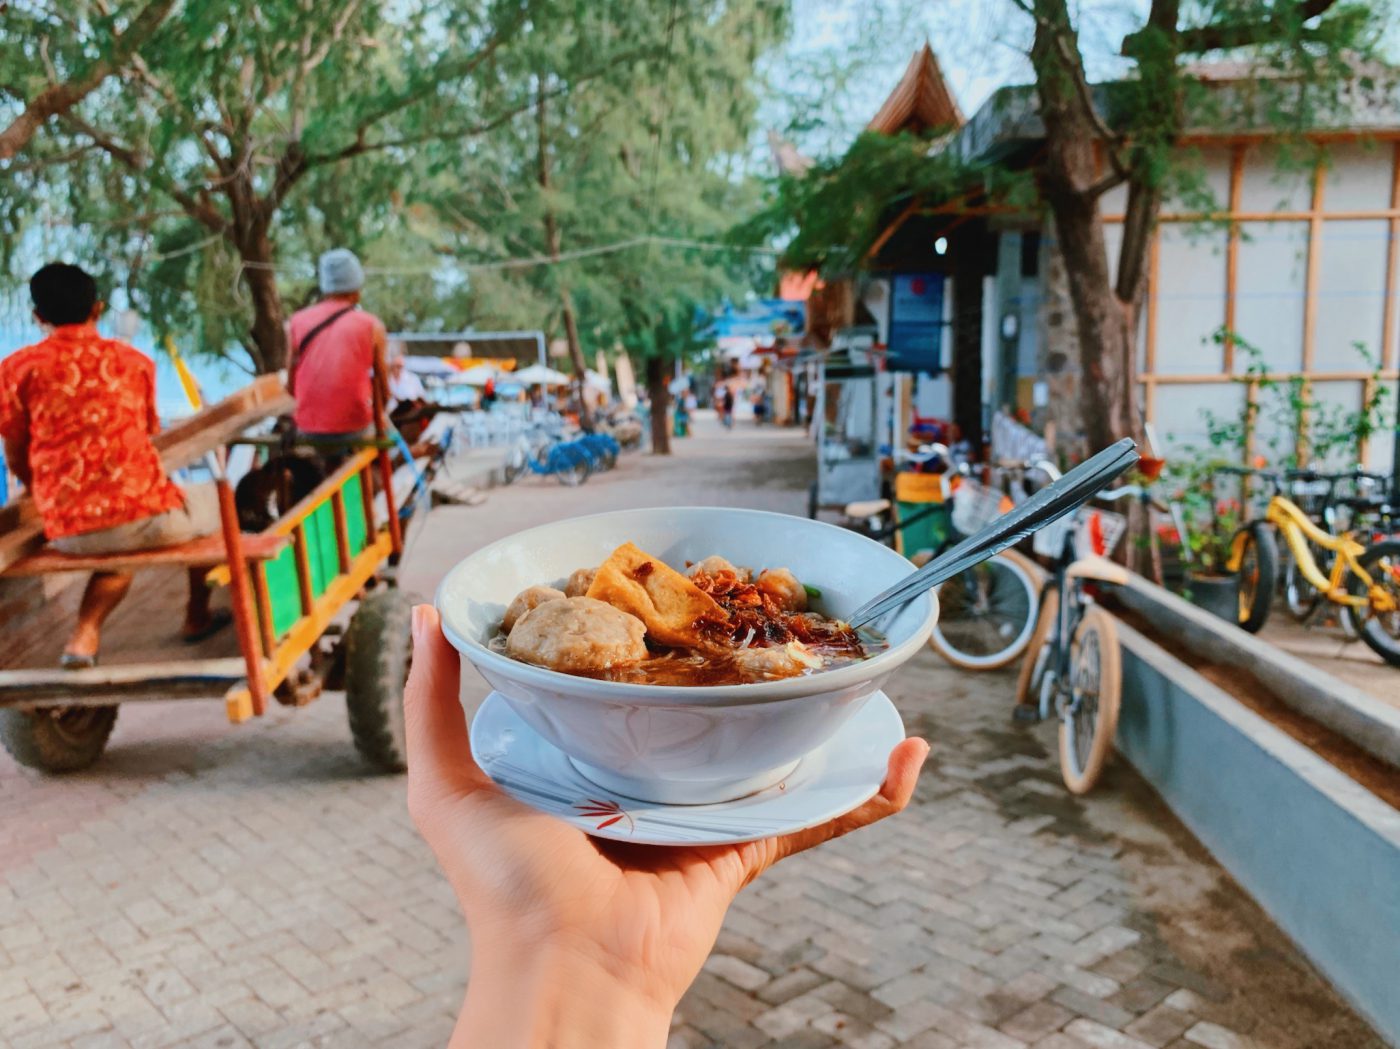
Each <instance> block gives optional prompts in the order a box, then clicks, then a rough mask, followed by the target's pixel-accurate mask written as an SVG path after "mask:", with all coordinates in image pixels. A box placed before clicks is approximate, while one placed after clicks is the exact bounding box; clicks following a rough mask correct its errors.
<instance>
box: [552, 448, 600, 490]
mask: <svg viewBox="0 0 1400 1049" xmlns="http://www.w3.org/2000/svg"><path fill="white" fill-rule="evenodd" d="M547 463H548V465H549V467H550V471H549V472H550V473H552V474H554V476H555V478H556V479H557V480H558V481H559V483H560V484H562V485H565V486H566V487H569V488H577V487H578V486H579V485H581V484H583V482H584V481H586V480H588V476H589V474H591V473H592V472H593V464H592V463H591V462H589V459H588V456H586V455H584V454H583V452H581V451H579V450H578V449H577V448H569V447H567V446H565V445H557V446H556V447H554V448H552V449H551V450H550V453H549V459H548V460H547Z"/></svg>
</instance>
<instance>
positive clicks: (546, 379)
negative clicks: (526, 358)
mask: <svg viewBox="0 0 1400 1049" xmlns="http://www.w3.org/2000/svg"><path fill="white" fill-rule="evenodd" d="M509 378H510V379H511V381H513V382H518V383H520V384H521V385H522V386H564V385H566V384H567V383H568V382H569V381H570V380H569V377H568V376H567V375H565V374H564V373H563V372H557V371H555V370H554V369H553V368H546V367H545V366H544V365H543V364H532V365H530V367H528V368H522V369H521V370H520V371H518V372H511V373H510V376H509Z"/></svg>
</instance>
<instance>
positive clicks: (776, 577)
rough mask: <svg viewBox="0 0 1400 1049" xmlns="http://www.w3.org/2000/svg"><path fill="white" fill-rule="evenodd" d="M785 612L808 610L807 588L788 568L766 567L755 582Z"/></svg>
mask: <svg viewBox="0 0 1400 1049" xmlns="http://www.w3.org/2000/svg"><path fill="white" fill-rule="evenodd" d="M754 586H756V587H758V589H759V590H761V591H762V592H763V593H765V594H767V595H768V596H769V597H771V598H772V599H773V603H774V604H776V605H777V606H778V607H779V608H781V609H782V610H783V611H784V612H805V611H807V589H806V587H804V586H803V585H802V584H801V583H799V582H798V581H797V576H795V575H793V574H792V573H791V572H789V571H788V570H787V569H786V568H765V569H764V570H763V571H762V572H760V573H759V574H758V580H757V581H756V582H755V583H754Z"/></svg>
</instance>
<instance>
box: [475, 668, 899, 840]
mask: <svg viewBox="0 0 1400 1049" xmlns="http://www.w3.org/2000/svg"><path fill="white" fill-rule="evenodd" d="M903 738H904V723H903V722H902V721H901V720H900V718H899V712H898V711H897V710H895V708H894V704H893V703H891V702H890V700H889V697H888V696H886V695H885V694H884V693H883V692H876V693H875V694H874V695H873V696H871V697H870V699H869V700H867V701H866V703H865V705H864V706H862V707H861V709H860V710H858V711H857V712H856V714H855V715H854V716H853V717H852V718H851V720H850V721H848V722H847V723H846V724H845V725H843V726H842V727H841V728H840V730H838V731H837V733H836V735H834V736H833V737H832V738H831V739H829V740H828V741H827V742H826V743H825V744H823V745H822V746H820V747H818V748H817V749H816V750H815V751H813V752H812V753H810V754H808V755H807V756H806V757H805V758H803V759H802V760H801V762H800V763H799V764H798V766H797V768H796V769H794V770H793V772H792V773H791V774H790V775H789V776H788V777H787V778H786V779H784V780H783V781H782V782H781V783H777V784H775V785H773V786H771V787H768V788H767V789H766V790H761V791H758V792H757V793H756V794H750V795H748V796H747V797H743V798H737V799H735V800H734V801H724V802H718V803H715V804H710V805H659V804H657V803H655V802H649V801H637V800H634V799H632V798H626V797H623V796H621V795H618V794H613V793H610V792H608V791H607V790H605V789H604V788H602V787H599V786H598V785H596V784H595V783H593V782H592V781H591V780H588V779H586V778H585V777H584V776H583V775H582V773H580V772H579V771H578V770H577V769H576V768H574V766H573V764H572V763H571V762H570V761H569V758H568V757H567V756H566V755H565V754H564V752H563V751H561V750H559V749H558V748H557V747H555V746H554V745H553V744H550V743H548V742H546V741H545V740H544V739H543V738H542V737H541V736H540V735H539V734H538V733H536V732H535V730H534V729H532V728H530V727H529V726H528V725H527V724H526V723H525V722H524V721H523V720H522V719H521V718H520V716H519V715H517V714H516V713H515V711H513V710H512V709H511V707H510V704H509V703H508V702H506V700H505V698H504V697H503V696H501V694H500V693H498V692H492V693H491V694H490V695H489V696H487V697H486V701H485V702H484V703H482V704H481V708H480V709H479V710H478V711H477V712H476V717H475V718H473V719H472V727H471V745H472V756H473V757H474V758H476V762H477V764H478V765H480V766H481V768H482V770H483V771H484V772H485V773H486V774H487V775H488V776H490V777H491V779H492V780H494V781H495V782H496V783H497V784H498V785H499V786H500V787H501V788H502V789H503V790H504V791H505V792H506V793H507V794H509V795H511V796H512V797H513V798H516V799H517V800H519V801H522V802H524V803H525V804H527V805H529V806H531V807H532V808H535V809H539V810H540V811H541V812H547V813H549V814H550V815H551V816H557V817H559V818H560V819H562V820H564V822H566V823H569V824H572V825H573V826H575V827H578V828H579V829H580V830H583V831H586V832H588V833H589V834H591V835H593V836H595V837H599V838H612V839H614V840H616V841H630V842H635V843H638V844H643V845H724V844H731V843H734V842H741V841H756V840H758V839H760V838H767V837H771V836H773V835H775V834H790V833H792V832H793V831H798V830H805V829H806V828H808V827H815V826H816V825H818V824H820V823H825V822H826V821H827V820H829V819H833V818H834V817H836V816H840V815H842V814H843V813H846V812H849V811H850V810H851V809H853V808H855V807H856V806H857V805H860V804H861V803H863V802H865V801H868V800H869V799H870V798H872V797H874V796H875V793H876V792H877V791H878V790H879V789H880V784H881V783H883V782H884V779H885V771H886V768H887V766H888V764H889V757H890V751H891V750H893V749H894V747H895V745H896V744H898V743H899V741H900V740H902V739H903Z"/></svg>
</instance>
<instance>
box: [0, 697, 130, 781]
mask: <svg viewBox="0 0 1400 1049" xmlns="http://www.w3.org/2000/svg"><path fill="white" fill-rule="evenodd" d="M78 712H84V713H90V714H91V717H90V718H89V719H88V723H87V724H86V725H83V726H81V728H80V729H75V727H74V726H72V725H68V726H66V727H64V728H62V729H61V728H60V725H59V723H58V720H57V719H59V718H64V717H67V716H68V715H70V714H75V713H78ZM116 723H117V708H116V707H115V706H110V707H51V708H48V709H45V710H33V711H30V710H0V743H3V744H4V746H5V749H6V750H7V751H9V752H10V757H12V758H14V759H15V761H17V762H19V763H20V764H21V765H23V766H25V767H26V768H31V769H38V770H39V771H41V772H78V771H79V770H81V769H85V768H88V767H89V766H90V765H92V763H93V762H95V761H96V760H97V759H98V758H100V757H101V756H102V751H103V750H104V749H105V748H106V746H107V739H108V737H110V736H111V735H112V726H113V725H115V724H116Z"/></svg>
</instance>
